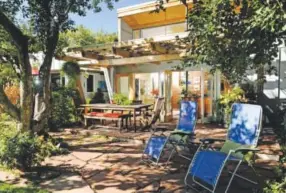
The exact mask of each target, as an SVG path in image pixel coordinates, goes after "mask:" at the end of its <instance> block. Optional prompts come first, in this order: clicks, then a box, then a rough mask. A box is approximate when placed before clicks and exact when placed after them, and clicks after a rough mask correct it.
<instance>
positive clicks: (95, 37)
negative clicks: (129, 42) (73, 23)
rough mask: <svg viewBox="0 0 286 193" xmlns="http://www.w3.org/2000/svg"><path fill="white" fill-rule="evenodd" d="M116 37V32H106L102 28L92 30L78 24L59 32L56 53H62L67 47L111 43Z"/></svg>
mask: <svg viewBox="0 0 286 193" xmlns="http://www.w3.org/2000/svg"><path fill="white" fill-rule="evenodd" d="M116 39H117V34H116V33H106V32H104V31H103V30H100V31H98V32H93V31H92V30H90V29H88V28H85V27H84V26H82V25H80V26H77V27H76V28H75V29H70V30H67V31H65V32H62V33H60V36H59V43H58V47H57V53H58V54H59V55H62V54H64V53H63V49H64V48H67V47H82V46H87V45H92V44H104V43H113V42H114V41H115V40H116Z"/></svg>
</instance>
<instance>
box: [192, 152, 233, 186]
mask: <svg viewBox="0 0 286 193" xmlns="http://www.w3.org/2000/svg"><path fill="white" fill-rule="evenodd" d="M226 157H227V154H225V153H223V152H216V151H200V152H199V153H198V154H197V155H196V158H195V160H194V162H193V167H191V170H189V175H191V176H195V177H197V178H199V179H200V180H203V181H205V182H206V183H208V184H210V185H215V183H216V180H217V177H218V176H217V175H218V174H219V171H220V168H221V166H222V165H223V162H224V161H225V159H226ZM229 159H231V160H237V158H236V157H234V156H230V157H229Z"/></svg>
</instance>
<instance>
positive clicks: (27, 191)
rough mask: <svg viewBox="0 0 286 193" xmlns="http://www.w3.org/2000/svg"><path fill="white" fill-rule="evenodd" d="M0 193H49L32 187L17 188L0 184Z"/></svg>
mask: <svg viewBox="0 0 286 193" xmlns="http://www.w3.org/2000/svg"><path fill="white" fill-rule="evenodd" d="M0 192H1V193H49V192H48V191H46V190H41V189H38V188H34V187H18V186H15V185H11V184H7V183H4V182H0Z"/></svg>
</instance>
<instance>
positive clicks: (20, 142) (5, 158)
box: [0, 122, 49, 170]
mask: <svg viewBox="0 0 286 193" xmlns="http://www.w3.org/2000/svg"><path fill="white" fill-rule="evenodd" d="M48 155H49V151H47V148H46V146H44V144H43V142H42V141H41V140H40V138H38V137H34V136H32V135H31V134H30V133H18V131H17V130H16V125H15V124H14V125H13V124H11V123H7V122H0V164H1V165H3V166H5V167H7V168H9V169H13V168H18V169H23V170H27V169H29V168H31V167H32V166H35V165H38V164H40V163H41V162H42V161H43V160H44V158H45V157H46V156H48Z"/></svg>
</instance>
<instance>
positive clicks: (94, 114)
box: [88, 112, 98, 116]
mask: <svg viewBox="0 0 286 193" xmlns="http://www.w3.org/2000/svg"><path fill="white" fill-rule="evenodd" d="M97 114H98V112H90V113H89V114H88V115H90V116H96V115H97Z"/></svg>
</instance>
